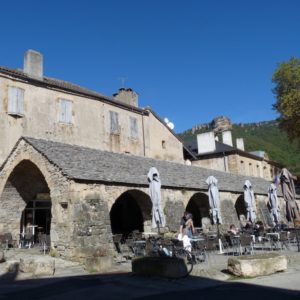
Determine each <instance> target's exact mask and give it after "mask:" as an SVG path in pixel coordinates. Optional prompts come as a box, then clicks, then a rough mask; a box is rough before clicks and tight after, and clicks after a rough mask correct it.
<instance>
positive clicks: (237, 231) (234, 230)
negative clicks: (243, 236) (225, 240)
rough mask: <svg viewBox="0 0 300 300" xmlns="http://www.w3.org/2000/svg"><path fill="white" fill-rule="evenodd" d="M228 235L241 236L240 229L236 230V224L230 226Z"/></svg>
mask: <svg viewBox="0 0 300 300" xmlns="http://www.w3.org/2000/svg"><path fill="white" fill-rule="evenodd" d="M228 233H230V234H232V235H237V234H239V230H238V228H236V226H235V225H234V224H231V225H230V226H229V231H228Z"/></svg>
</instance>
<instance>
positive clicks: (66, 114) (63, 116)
mask: <svg viewBox="0 0 300 300" xmlns="http://www.w3.org/2000/svg"><path fill="white" fill-rule="evenodd" d="M59 122H62V123H68V124H70V123H72V101H70V100H66V99H60V101H59Z"/></svg>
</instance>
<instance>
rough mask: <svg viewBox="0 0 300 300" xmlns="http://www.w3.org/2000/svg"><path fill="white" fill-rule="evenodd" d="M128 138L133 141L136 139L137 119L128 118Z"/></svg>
mask: <svg viewBox="0 0 300 300" xmlns="http://www.w3.org/2000/svg"><path fill="white" fill-rule="evenodd" d="M130 136H131V137H132V138H134V139H137V138H138V128H137V119H136V118H133V117H130Z"/></svg>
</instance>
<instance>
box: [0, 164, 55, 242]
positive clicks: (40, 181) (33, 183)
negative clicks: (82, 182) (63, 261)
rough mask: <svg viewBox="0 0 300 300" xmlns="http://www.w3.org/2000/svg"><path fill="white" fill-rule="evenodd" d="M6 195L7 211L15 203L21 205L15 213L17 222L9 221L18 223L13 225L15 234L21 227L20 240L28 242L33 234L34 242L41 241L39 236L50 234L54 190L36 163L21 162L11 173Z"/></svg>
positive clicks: (5, 191)
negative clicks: (51, 197) (52, 190)
mask: <svg viewBox="0 0 300 300" xmlns="http://www.w3.org/2000/svg"><path fill="white" fill-rule="evenodd" d="M4 193H6V198H5V200H4V201H7V204H6V205H8V207H7V208H6V209H7V210H8V209H9V207H10V205H11V207H12V209H14V206H13V205H16V204H15V203H18V205H19V208H20V210H19V211H18V213H14V220H12V219H11V220H8V221H6V222H13V223H14V224H15V225H13V224H10V225H9V226H10V227H11V228H13V231H15V229H16V228H19V234H20V239H22V238H23V239H24V236H25V233H28V232H29V233H31V235H32V241H33V242H34V241H37V240H38V234H39V233H41V234H46V235H50V229H51V199H50V190H49V187H48V184H47V182H46V180H45V177H44V175H43V174H42V172H41V171H40V170H39V168H38V167H37V166H36V165H35V164H34V163H32V162H31V161H29V160H23V161H22V162H20V163H19V164H18V165H17V166H16V167H15V168H14V170H13V171H12V173H11V174H10V176H9V178H8V180H7V183H6V185H5V188H4ZM1 209H2V208H1ZM3 221H5V220H3Z"/></svg>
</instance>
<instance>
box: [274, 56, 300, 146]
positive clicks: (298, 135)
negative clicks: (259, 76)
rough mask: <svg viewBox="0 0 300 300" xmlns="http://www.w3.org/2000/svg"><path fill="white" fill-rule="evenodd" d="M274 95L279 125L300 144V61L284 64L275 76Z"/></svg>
mask: <svg viewBox="0 0 300 300" xmlns="http://www.w3.org/2000/svg"><path fill="white" fill-rule="evenodd" d="M272 79H273V82H274V83H275V88H274V93H275V95H276V98H277V102H276V103H275V104H274V108H275V109H276V110H277V111H278V112H279V114H280V118H279V125H280V127H281V128H282V129H284V130H285V131H286V132H287V135H288V137H289V139H290V140H293V141H298V142H299V144H300V59H299V58H291V59H290V60H289V61H288V62H283V63H281V64H280V65H279V67H278V68H277V69H276V70H275V72H274V74H273V78H272Z"/></svg>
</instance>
